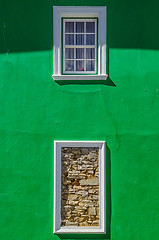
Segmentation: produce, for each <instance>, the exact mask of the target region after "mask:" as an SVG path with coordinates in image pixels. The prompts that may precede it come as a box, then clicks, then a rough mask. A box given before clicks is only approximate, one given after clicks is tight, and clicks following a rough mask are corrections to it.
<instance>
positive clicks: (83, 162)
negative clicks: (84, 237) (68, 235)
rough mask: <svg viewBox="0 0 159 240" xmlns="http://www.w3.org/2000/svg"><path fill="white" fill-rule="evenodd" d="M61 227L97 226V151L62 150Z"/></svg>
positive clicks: (89, 148)
mask: <svg viewBox="0 0 159 240" xmlns="http://www.w3.org/2000/svg"><path fill="white" fill-rule="evenodd" d="M61 162H62V163H61V164H62V168H61V169H62V170H61V171H62V172H61V178H62V179H61V182H62V185H61V226H75V227H77V226H78V227H88V226H90V227H91V226H92V227H93V226H94V227H96V226H99V149H98V148H96V147H62V150H61Z"/></svg>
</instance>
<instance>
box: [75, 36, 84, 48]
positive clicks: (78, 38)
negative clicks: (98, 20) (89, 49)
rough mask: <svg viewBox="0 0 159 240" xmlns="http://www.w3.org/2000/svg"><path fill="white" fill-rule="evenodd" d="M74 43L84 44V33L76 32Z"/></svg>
mask: <svg viewBox="0 0 159 240" xmlns="http://www.w3.org/2000/svg"><path fill="white" fill-rule="evenodd" d="M76 45H84V34H76Z"/></svg>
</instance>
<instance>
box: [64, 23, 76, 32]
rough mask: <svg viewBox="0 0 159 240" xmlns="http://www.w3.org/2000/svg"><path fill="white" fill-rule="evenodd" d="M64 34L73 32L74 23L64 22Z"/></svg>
mask: <svg viewBox="0 0 159 240" xmlns="http://www.w3.org/2000/svg"><path fill="white" fill-rule="evenodd" d="M65 32H66V33H73V32H74V22H65Z"/></svg>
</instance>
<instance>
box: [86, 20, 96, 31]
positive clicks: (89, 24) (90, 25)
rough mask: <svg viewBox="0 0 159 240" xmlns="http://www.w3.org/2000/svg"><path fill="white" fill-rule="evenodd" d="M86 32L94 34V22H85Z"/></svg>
mask: <svg viewBox="0 0 159 240" xmlns="http://www.w3.org/2000/svg"><path fill="white" fill-rule="evenodd" d="M86 32H87V33H95V22H86Z"/></svg>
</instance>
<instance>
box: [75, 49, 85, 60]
mask: <svg viewBox="0 0 159 240" xmlns="http://www.w3.org/2000/svg"><path fill="white" fill-rule="evenodd" d="M76 58H77V59H84V48H76Z"/></svg>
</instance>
